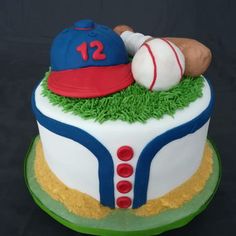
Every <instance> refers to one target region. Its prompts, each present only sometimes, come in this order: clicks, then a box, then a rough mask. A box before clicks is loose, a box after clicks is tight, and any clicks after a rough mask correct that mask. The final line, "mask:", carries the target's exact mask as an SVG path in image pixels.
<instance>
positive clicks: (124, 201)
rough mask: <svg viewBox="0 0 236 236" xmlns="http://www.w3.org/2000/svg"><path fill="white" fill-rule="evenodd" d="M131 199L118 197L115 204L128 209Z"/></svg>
mask: <svg viewBox="0 0 236 236" xmlns="http://www.w3.org/2000/svg"><path fill="white" fill-rule="evenodd" d="M131 203H132V201H131V199H130V198H129V197H118V198H117V200H116V204H117V206H118V207H120V208H129V207H130V206H131Z"/></svg>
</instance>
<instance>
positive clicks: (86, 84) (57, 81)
mask: <svg viewBox="0 0 236 236" xmlns="http://www.w3.org/2000/svg"><path fill="white" fill-rule="evenodd" d="M133 82H134V79H133V76H132V72H131V65H130V63H129V64H122V65H115V66H106V67H100V66H96V67H86V68H81V69H73V70H64V71H52V72H51V73H50V75H49V77H48V88H49V89H50V90H51V91H52V92H54V93H56V94H59V95H61V96H65V97H74V98H92V97H102V96H106V95H108V94H112V93H115V92H118V91H120V90H122V89H124V88H126V87H128V86H129V85H131V84H132V83H133Z"/></svg>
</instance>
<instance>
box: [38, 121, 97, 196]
mask: <svg viewBox="0 0 236 236" xmlns="http://www.w3.org/2000/svg"><path fill="white" fill-rule="evenodd" d="M38 127H39V134H40V137H41V141H42V145H43V151H44V155H45V157H46V161H47V163H48V165H49V167H50V169H51V170H52V172H53V173H54V174H55V175H56V176H57V177H58V178H59V179H60V180H61V181H62V182H63V183H64V184H65V185H67V186H68V187H70V188H72V189H77V190H79V191H80V192H84V193H87V194H89V195H90V196H92V197H94V198H95V199H97V200H98V201H99V200H100V196H99V181H98V162H97V159H96V158H95V157H94V155H93V153H91V152H90V151H89V150H88V149H87V148H85V147H84V146H82V145H81V144H79V143H77V142H75V141H73V140H71V139H68V138H65V137H62V136H60V135H57V134H55V133H53V132H51V131H49V130H48V129H46V128H44V127H43V126H42V125H40V124H39V123H38Z"/></svg>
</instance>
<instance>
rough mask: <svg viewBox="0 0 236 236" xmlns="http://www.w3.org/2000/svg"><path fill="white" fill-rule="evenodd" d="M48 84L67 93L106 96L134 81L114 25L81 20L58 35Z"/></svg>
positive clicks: (81, 96) (78, 95) (52, 55)
mask: <svg viewBox="0 0 236 236" xmlns="http://www.w3.org/2000/svg"><path fill="white" fill-rule="evenodd" d="M51 68H52V71H51V73H50V75H49V78H48V87H49V89H50V90H51V91H53V92H54V93H56V94H59V95H62V96H67V97H79V98H90V97H100V96H106V95H108V94H111V93H115V92H117V91H120V90H122V89H124V88H126V87H128V86H129V85H130V84H132V83H133V81H134V80H133V76H132V73H131V66H130V63H129V60H128V53H127V51H126V48H125V45H124V43H123V41H122V39H121V37H120V36H119V35H118V34H116V33H115V32H114V31H113V30H112V29H110V28H108V27H106V26H104V25H99V24H96V23H94V22H93V21H92V20H80V21H78V22H76V23H75V24H74V26H73V27H71V28H68V29H65V30H64V31H62V32H61V33H59V35H58V36H57V37H56V38H55V39H54V41H53V44H52V48H51Z"/></svg>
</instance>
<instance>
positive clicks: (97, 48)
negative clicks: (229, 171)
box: [26, 20, 219, 235]
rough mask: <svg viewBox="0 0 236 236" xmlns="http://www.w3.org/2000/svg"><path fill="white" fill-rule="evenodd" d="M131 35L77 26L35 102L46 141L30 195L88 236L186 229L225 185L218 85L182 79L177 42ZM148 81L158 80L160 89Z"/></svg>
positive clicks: (61, 43)
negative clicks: (216, 140)
mask: <svg viewBox="0 0 236 236" xmlns="http://www.w3.org/2000/svg"><path fill="white" fill-rule="evenodd" d="M125 34H127V31H126V33H125ZM127 35H128V36H124V34H123V35H122V34H121V36H120V35H118V34H117V33H116V32H114V31H113V30H112V29H110V28H108V27H106V26H103V25H99V24H96V23H94V22H92V21H91V20H81V21H78V22H76V23H75V24H74V26H72V27H70V28H68V29H66V30H64V31H62V32H61V33H60V34H59V35H58V36H57V37H56V38H55V39H54V41H53V44H52V49H51V67H50V70H49V71H48V72H47V73H46V75H45V77H44V78H43V80H42V81H40V82H39V83H38V85H37V86H36V87H35V89H34V91H33V94H32V108H33V113H34V115H35V118H36V120H37V124H38V129H39V137H37V138H36V139H35V141H34V144H33V147H31V152H30V154H29V156H28V158H27V161H26V181H27V185H28V187H29V189H30V192H31V193H32V195H33V197H34V199H35V201H36V202H37V203H38V205H39V206H41V207H42V208H43V209H44V210H45V211H46V212H48V213H49V214H50V215H51V216H52V217H53V218H55V219H57V220H58V221H59V222H61V223H63V224H64V225H66V226H68V227H70V228H72V229H74V230H77V231H80V232H85V233H91V234H101V235H103V234H104V235H116V234H117V235H120V234H119V233H122V235H132V234H133V235H137V234H136V233H137V232H138V233H140V235H149V234H153V233H155V234H157V233H161V232H163V231H165V230H168V229H171V228H175V227H179V226H181V225H183V224H185V223H187V222H188V221H190V220H191V219H192V218H193V215H196V214H197V213H199V212H200V211H201V210H202V209H203V208H204V207H206V205H207V204H208V202H209V199H211V197H212V196H213V193H214V192H215V189H216V186H217V185H218V182H219V163H218V159H217V155H216V153H215V150H214V147H213V146H212V144H211V142H210V141H208V140H207V133H208V127H209V122H210V118H211V114H212V110H213V105H214V95H213V91H212V87H211V85H210V83H209V81H208V80H207V79H206V78H205V77H203V76H202V75H201V74H199V75H197V76H196V75H194V76H191V75H190V74H191V73H190V74H186V73H185V75H183V74H184V70H185V69H188V68H189V64H188V61H186V57H184V56H185V55H184V53H183V54H182V52H181V50H179V49H177V48H178V47H177V46H176V45H175V44H174V43H172V42H170V41H169V40H166V39H165V40H164V41H163V40H155V39H152V38H151V37H150V36H143V35H141V34H137V33H136V36H135V34H134V33H133V34H130V32H129V33H128V34H127ZM132 37H133V39H134V37H136V38H137V37H138V39H139V40H133V42H136V43H134V44H132V43H131V41H132V40H131V39H132ZM152 40H154V41H152ZM137 44H138V46H137ZM157 44H158V45H157ZM130 45H131V46H130ZM142 45H144V46H145V45H146V49H142ZM132 47H133V48H132ZM135 47H136V49H135ZM155 48H157V49H158V50H157V51H158V52H160V55H158V59H157V58H155V55H156V54H155V53H156V52H155V51H152V50H154V49H155ZM166 48H167V49H168V50H169V52H167V49H166ZM142 50H143V51H144V50H149V51H146V52H147V53H150V55H151V56H150V58H149V59H148V58H147V57H148V56H147V55H148V54H147V53H146V52H145V53H146V54H142ZM150 50H151V51H150ZM177 50H179V51H177ZM130 51H133V53H130ZM128 52H129V54H133V55H129V54H128ZM152 52H153V53H154V54H153V55H152ZM165 52H166V53H165ZM141 54H142V55H141ZM138 55H139V57H141V59H140V58H138ZM140 55H141V56H140ZM146 58H147V59H146ZM169 58H170V59H169ZM181 58H183V59H181ZM155 59H156V61H155ZM140 60H141V63H140ZM158 60H159V61H158ZM161 60H163V65H162V64H161V63H160V61H161ZM171 60H172V61H171ZM132 62H133V63H134V62H135V66H134V65H132ZM169 62H170V63H169ZM177 62H178V63H177ZM138 63H139V64H140V66H139V64H138ZM148 63H149V64H148ZM152 63H153V64H152ZM155 63H156V64H155ZM158 63H159V64H158ZM175 63H176V64H175ZM137 65H138V66H137ZM152 65H154V67H155V66H156V67H155V68H154V72H153V71H152ZM187 66H188V68H185V67H187ZM179 69H180V70H179ZM155 70H156V71H155ZM150 71H151V72H150ZM190 72H191V71H190ZM145 73H146V74H145ZM168 75H169V77H168ZM142 76H143V79H142ZM148 76H150V78H152V77H153V76H154V77H155V76H156V78H155V80H153V84H152V87H149V86H150V82H147V81H148V79H147V78H148ZM174 77H175V78H176V80H175V82H174V83H172V82H173V81H174ZM137 78H138V79H137ZM140 78H141V79H140ZM145 78H146V80H145ZM165 78H167V79H166V81H165ZM140 80H141V83H140ZM162 81H164V82H163V83H162ZM168 81H170V82H168ZM154 82H155V83H156V85H155V86H153V85H154ZM157 82H158V83H157ZM146 84H147V86H146ZM162 84H164V85H163V86H162ZM162 87H163V88H162ZM152 88H153V89H152ZM155 88H157V89H155ZM194 201H195V202H194ZM193 202H194V203H193ZM156 217H159V218H156ZM159 219H162V220H159ZM162 221H163V222H162ZM114 222H115V223H114Z"/></svg>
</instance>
